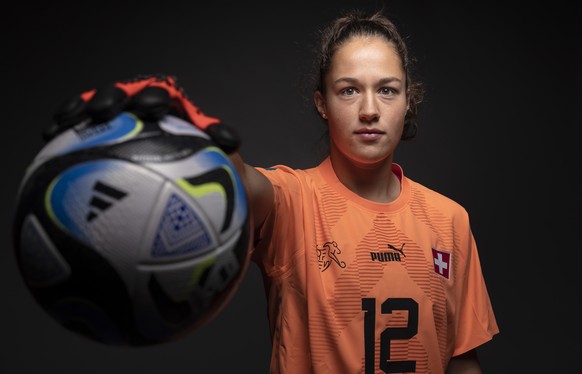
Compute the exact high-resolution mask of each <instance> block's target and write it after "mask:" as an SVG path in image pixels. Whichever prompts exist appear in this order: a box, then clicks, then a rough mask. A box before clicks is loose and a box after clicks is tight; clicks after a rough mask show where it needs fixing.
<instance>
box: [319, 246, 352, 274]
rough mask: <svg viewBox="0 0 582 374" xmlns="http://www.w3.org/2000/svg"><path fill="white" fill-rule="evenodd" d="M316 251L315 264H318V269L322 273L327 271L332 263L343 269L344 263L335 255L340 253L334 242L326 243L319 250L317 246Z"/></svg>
mask: <svg viewBox="0 0 582 374" xmlns="http://www.w3.org/2000/svg"><path fill="white" fill-rule="evenodd" d="M316 249H317V262H318V263H319V269H320V270H321V271H322V272H324V271H325V270H327V268H328V267H329V265H331V263H332V262H335V263H336V264H337V265H338V266H339V267H340V268H342V269H343V268H345V267H346V263H345V262H344V261H341V260H340V259H339V258H338V257H337V255H339V254H340V253H342V251H341V249H339V247H338V246H337V243H336V242H335V241H332V242H326V243H325V244H324V245H323V246H321V248H320V247H319V246H317V247H316Z"/></svg>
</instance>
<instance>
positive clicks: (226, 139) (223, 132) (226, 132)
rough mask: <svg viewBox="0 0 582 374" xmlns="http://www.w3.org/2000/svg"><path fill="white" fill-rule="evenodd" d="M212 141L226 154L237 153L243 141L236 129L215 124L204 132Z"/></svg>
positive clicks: (222, 124)
mask: <svg viewBox="0 0 582 374" xmlns="http://www.w3.org/2000/svg"><path fill="white" fill-rule="evenodd" d="M204 132H205V133H207V134H208V135H209V136H210V138H211V139H212V141H214V143H216V145H218V147H220V149H222V150H223V151H224V152H225V153H226V154H231V153H233V152H236V151H237V150H238V148H239V147H240V144H241V140H240V137H239V135H238V133H237V132H236V131H234V129H233V128H232V127H230V126H228V125H226V124H224V123H221V122H219V123H215V124H212V125H210V126H208V127H207V128H206V130H204Z"/></svg>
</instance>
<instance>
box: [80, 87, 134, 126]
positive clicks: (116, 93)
mask: <svg viewBox="0 0 582 374" xmlns="http://www.w3.org/2000/svg"><path fill="white" fill-rule="evenodd" d="M127 102H128V96H127V94H126V93H125V91H123V90H122V89H120V88H118V87H116V86H114V85H111V86H106V87H103V88H101V89H98V90H97V91H96V92H95V94H94V95H93V97H92V98H91V99H90V100H89V101H88V102H87V106H86V108H85V112H87V115H89V117H91V119H92V120H93V122H95V123H101V122H106V121H109V120H111V119H113V118H114V117H115V116H117V115H118V114H119V113H121V112H122V111H123V110H124V109H125V107H126V105H127Z"/></svg>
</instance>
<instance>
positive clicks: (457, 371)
mask: <svg viewBox="0 0 582 374" xmlns="http://www.w3.org/2000/svg"><path fill="white" fill-rule="evenodd" d="M482 373H483V370H481V365H480V364H479V359H478V357H477V350H476V349H472V350H470V351H468V352H465V353H463V354H462V355H459V356H455V357H452V358H451V360H450V361H449V366H448V367H447V371H446V374H482Z"/></svg>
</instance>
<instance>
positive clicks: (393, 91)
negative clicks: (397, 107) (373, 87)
mask: <svg viewBox="0 0 582 374" xmlns="http://www.w3.org/2000/svg"><path fill="white" fill-rule="evenodd" d="M378 92H379V93H380V94H381V95H385V96H392V95H396V94H398V90H396V89H394V88H392V87H382V88H380V89H379V90H378Z"/></svg>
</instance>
